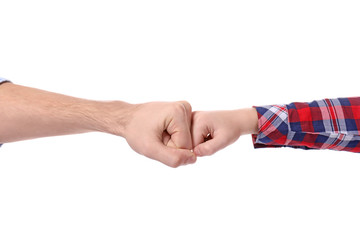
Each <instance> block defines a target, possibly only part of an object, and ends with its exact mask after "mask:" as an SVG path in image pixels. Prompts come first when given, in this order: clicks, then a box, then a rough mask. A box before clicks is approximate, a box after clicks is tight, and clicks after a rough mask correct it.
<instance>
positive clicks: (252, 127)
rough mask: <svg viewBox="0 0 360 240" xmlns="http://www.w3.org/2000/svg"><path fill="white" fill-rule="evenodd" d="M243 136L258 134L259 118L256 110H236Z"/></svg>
mask: <svg viewBox="0 0 360 240" xmlns="http://www.w3.org/2000/svg"><path fill="white" fill-rule="evenodd" d="M236 111H237V115H238V124H239V128H240V133H241V135H246V134H257V133H258V116H257V111H256V109H255V108H243V109H239V110H236Z"/></svg>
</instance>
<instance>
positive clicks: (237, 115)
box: [192, 108, 257, 156]
mask: <svg viewBox="0 0 360 240" xmlns="http://www.w3.org/2000/svg"><path fill="white" fill-rule="evenodd" d="M248 133H257V113H256V110H255V109H254V108H250V109H240V110H232V111H212V112H194V113H193V115H192V139H193V142H194V146H195V148H194V153H195V154H196V155H197V156H209V155H212V154H214V153H215V152H217V151H219V150H220V149H223V148H225V147H226V146H228V145H230V144H232V143H234V142H235V141H236V140H237V139H238V138H239V137H240V136H241V135H244V134H248Z"/></svg>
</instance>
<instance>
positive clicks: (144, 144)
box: [124, 102, 196, 167]
mask: <svg viewBox="0 0 360 240" xmlns="http://www.w3.org/2000/svg"><path fill="white" fill-rule="evenodd" d="M190 126H191V106H190V104H189V103H187V102H173V103H166V102H152V103H144V104H139V105H133V107H132V110H131V111H130V113H129V120H128V121H127V123H126V125H125V129H124V137H125V138H126V140H127V142H128V144H129V145H130V147H131V148H132V149H134V150H135V151H136V152H138V153H140V154H142V155H145V156H147V157H149V158H152V159H156V160H158V161H160V162H162V163H164V164H166V165H168V166H170V167H178V166H180V165H186V164H191V163H195V161H196V156H195V154H194V153H193V152H192V151H191V150H192V148H193V145H192V138H191V132H190Z"/></svg>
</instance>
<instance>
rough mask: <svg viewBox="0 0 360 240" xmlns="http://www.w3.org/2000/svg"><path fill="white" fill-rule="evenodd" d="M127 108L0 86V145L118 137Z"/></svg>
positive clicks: (124, 105) (24, 88)
mask: <svg viewBox="0 0 360 240" xmlns="http://www.w3.org/2000/svg"><path fill="white" fill-rule="evenodd" d="M129 107H130V104H127V103H123V102H100V101H91V100H85V99H80V98H74V97H69V96H65V95H62V94H56V93H52V92H47V91H43V90H39V89H34V88H29V87H24V86H19V85H15V84H12V83H5V84H2V85H1V86H0V113H1V114H0V122H1V124H0V143H6V142H13V141H19V140H25V139H32V138H39V137H47V136H57V135H66V134H77V133H85V132H91V131H101V132H109V133H113V134H117V135H122V133H123V127H124V123H125V122H126V120H125V116H126V112H128V111H127V109H128V108H129ZM116 116H119V117H118V118H117V117H116Z"/></svg>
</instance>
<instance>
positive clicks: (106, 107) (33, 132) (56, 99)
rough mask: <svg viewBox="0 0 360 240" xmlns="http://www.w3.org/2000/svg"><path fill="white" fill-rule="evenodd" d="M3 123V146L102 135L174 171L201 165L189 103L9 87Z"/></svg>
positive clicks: (1, 103)
mask: <svg viewBox="0 0 360 240" xmlns="http://www.w3.org/2000/svg"><path fill="white" fill-rule="evenodd" d="M0 122H1V124H0V143H7V142H13V141H20V140H25V139H33V138H39V137H48V136H57V135H66V134H78V133H85V132H92V131H99V132H105V133H110V134H115V135H118V136H121V137H124V138H126V140H127V141H128V143H129V145H130V146H131V147H132V148H133V149H134V150H135V151H137V152H138V153H140V154H143V155H145V156H147V157H150V158H153V159H156V160H159V161H161V162H163V163H164V164H166V165H169V166H172V167H177V166H179V165H183V164H187V163H193V162H195V160H196V157H195V156H194V154H193V153H192V152H190V151H189V150H190V149H192V140H191V134H190V122H191V106H190V104H188V103H186V102H175V103H160V102H159V103H145V104H129V103H126V102H121V101H109V102H102V101H93V100H85V99H80V98H75V97H70V96H65V95H62V94H57V93H52V92H47V91H43V90H39V89H34V88H29V87H24V86H20V85H16V84H12V83H4V84H2V85H1V86H0ZM185 149H186V150H185Z"/></svg>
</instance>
